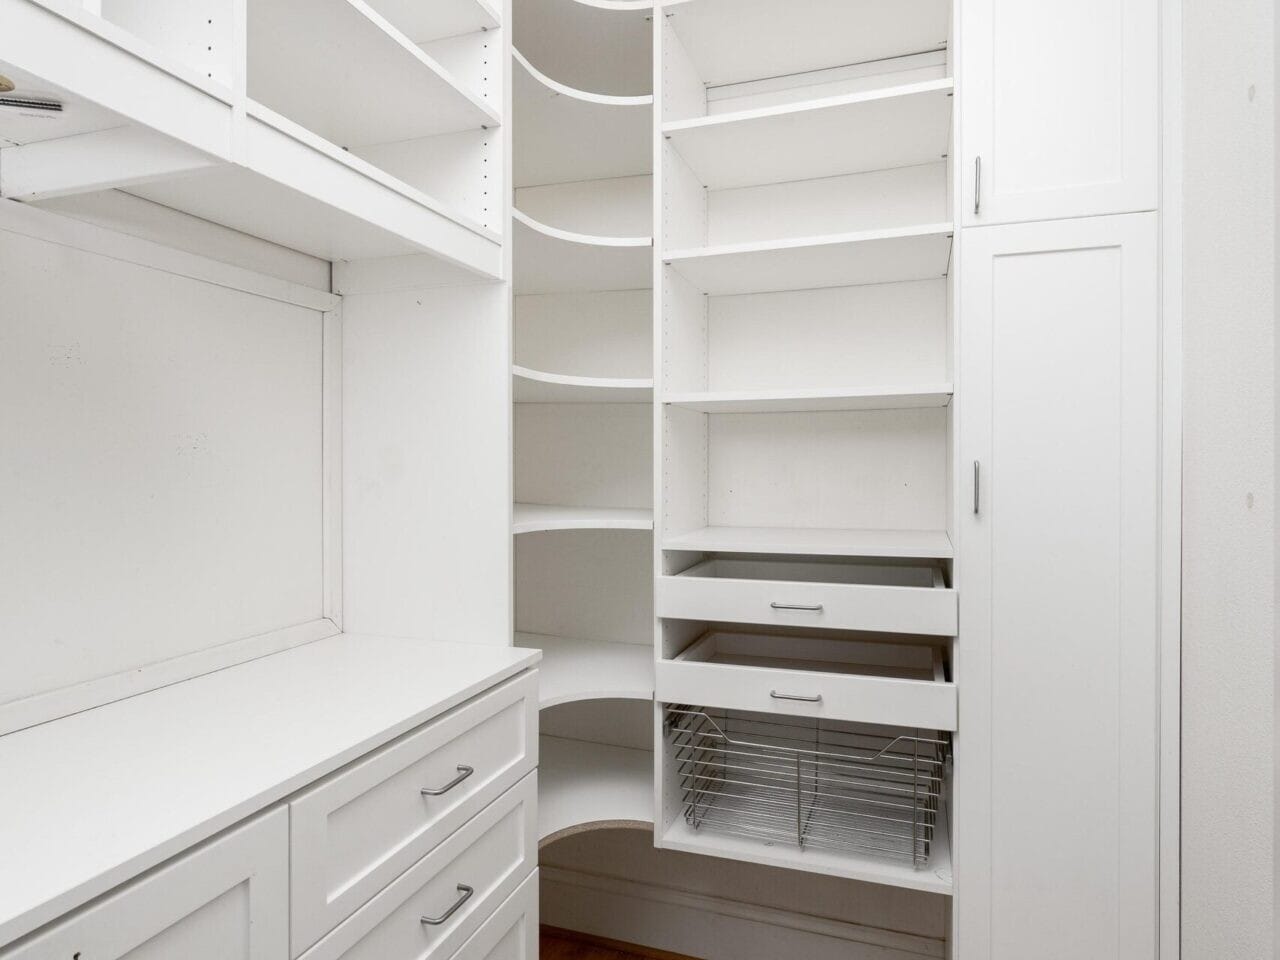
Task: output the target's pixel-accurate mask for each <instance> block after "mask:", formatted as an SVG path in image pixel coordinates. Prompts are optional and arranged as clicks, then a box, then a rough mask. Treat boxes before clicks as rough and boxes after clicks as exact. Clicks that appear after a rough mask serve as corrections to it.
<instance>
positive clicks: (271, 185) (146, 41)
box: [0, 0, 502, 280]
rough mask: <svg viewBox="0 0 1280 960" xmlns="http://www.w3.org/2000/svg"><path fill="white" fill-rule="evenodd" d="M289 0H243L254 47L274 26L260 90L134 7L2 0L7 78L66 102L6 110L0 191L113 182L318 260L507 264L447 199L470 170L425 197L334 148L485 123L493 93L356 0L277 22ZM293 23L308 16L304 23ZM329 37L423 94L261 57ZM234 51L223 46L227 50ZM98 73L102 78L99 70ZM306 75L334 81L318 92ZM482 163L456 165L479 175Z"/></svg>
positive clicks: (308, 54) (476, 268) (69, 191)
mask: <svg viewBox="0 0 1280 960" xmlns="http://www.w3.org/2000/svg"><path fill="white" fill-rule="evenodd" d="M291 2H292V0H263V2H262V3H256V4H251V5H250V6H251V8H252V9H253V10H254V11H255V12H254V17H253V19H254V24H251V25H250V31H249V32H250V37H249V41H248V42H249V48H250V51H252V50H253V49H254V48H255V44H259V45H261V43H262V40H263V37H264V36H266V37H270V38H271V42H272V43H273V44H275V43H277V42H280V43H279V49H278V50H277V49H275V48H273V52H276V53H278V54H279V57H278V59H273V58H271V57H265V58H262V60H264V61H268V62H266V63H265V64H264V63H262V62H260V63H258V64H257V66H256V67H255V66H254V65H253V64H250V68H249V71H248V74H249V90H250V91H251V92H253V93H257V92H264V93H265V95H266V96H267V97H269V98H270V101H271V102H270V103H266V102H260V101H259V100H257V99H253V98H252V97H251V96H246V95H243V94H237V93H235V92H233V89H232V87H231V85H230V81H229V77H228V79H227V81H226V82H225V83H223V82H221V77H222V76H223V72H224V71H222V70H218V71H215V70H214V69H212V68H210V69H209V70H207V71H206V73H207V76H202V75H200V74H199V73H197V72H196V71H197V69H199V67H196V68H195V69H193V66H192V60H191V58H192V57H193V56H194V54H193V52H192V51H193V50H199V52H201V53H202V52H203V48H200V47H199V45H198V44H195V43H193V42H192V38H191V37H189V36H186V35H177V36H174V37H170V36H169V35H168V34H164V33H163V31H160V30H158V29H157V28H156V26H155V25H154V24H151V23H149V22H144V21H139V22H138V23H136V24H135V23H128V24H125V25H122V24H120V23H116V22H113V21H112V20H109V19H105V18H103V17H99V16H96V15H94V14H91V13H88V12H86V11H85V10H84V9H83V8H82V7H81V6H79V5H75V4H71V3H69V2H61V0H48V2H45V3H40V4H36V3H30V2H22V3H17V2H13V3H11V4H9V5H8V6H7V7H6V14H7V15H9V16H10V17H11V19H9V20H7V21H6V23H7V24H8V26H9V27H10V28H11V29H9V28H7V29H6V31H5V36H4V37H3V38H0V70H3V71H4V72H5V73H6V75H13V76H16V77H17V78H19V81H20V82H21V83H22V84H23V86H22V87H21V88H19V90H17V91H16V92H17V93H19V94H23V95H26V94H30V95H32V96H35V97H37V98H39V99H43V100H46V101H52V102H55V103H57V104H58V105H60V107H61V110H60V111H57V112H55V118H54V119H52V120H50V119H48V118H47V117H46V118H45V119H43V120H42V122H41V123H40V124H39V125H38V126H33V125H32V124H31V123H30V121H23V119H22V117H21V116H20V115H19V116H16V117H15V116H12V115H9V114H6V115H5V116H4V117H0V138H3V142H4V144H6V145H5V146H3V147H2V148H0V149H2V150H3V158H2V159H3V163H2V164H0V166H3V168H4V170H5V173H4V174H3V175H2V177H0V193H3V195H4V196H5V197H8V198H12V199H18V200H24V201H28V202H39V201H41V200H44V199H51V198H58V197H68V196H74V195H76V194H89V193H94V192H98V191H103V190H110V189H119V190H122V191H125V192H129V193H132V194H134V195H136V196H139V197H142V198H144V199H147V200H151V201H153V202H156V203H160V204H162V205H165V206H168V207H171V208H173V209H175V210H178V211H180V212H183V213H189V214H192V215H194V216H197V217H200V218H201V219H205V220H208V221H210V222H212V223H216V224H220V225H222V226H226V227H230V228H232V229H235V230H238V231H241V232H243V233H247V234H250V235H252V236H255V237H260V238H263V239H266V240H270V241H273V242H275V243H279V244H282V245H284V246H288V247H291V248H293V249H297V250H300V251H302V252H304V253H309V254H312V255H313V256H317V257H322V258H324V259H329V260H334V261H349V260H366V259H379V258H384V257H395V256H406V255H415V254H416V255H426V256H427V257H429V258H431V259H434V260H437V261H438V262H439V263H440V264H441V265H442V267H443V268H444V269H445V271H446V272H445V273H444V274H442V276H448V275H449V274H448V272H447V271H449V270H453V271H454V274H453V276H454V277H455V280H467V279H474V278H475V277H476V276H479V277H481V278H487V279H497V278H498V277H499V276H501V273H502V256H501V247H500V243H499V241H500V237H499V235H498V233H497V232H496V231H494V230H492V229H490V228H489V227H488V226H486V225H485V224H484V223H483V217H482V216H480V213H481V210H480V208H479V207H477V208H476V211H475V212H476V214H477V215H476V216H471V215H470V214H469V213H468V212H466V211H464V210H463V209H462V208H460V207H458V206H456V205H455V204H454V203H453V202H451V201H453V200H455V199H456V197H457V195H460V194H462V193H466V192H468V191H469V190H470V187H468V188H467V189H466V190H463V189H459V190H456V191H455V190H453V189H451V188H450V186H449V185H448V184H445V183H443V182H442V179H443V175H441V177H437V178H435V182H434V183H433V184H432V185H433V186H440V187H441V189H440V190H439V191H438V193H439V195H440V196H441V197H443V199H437V198H436V197H435V196H433V193H432V192H427V191H425V190H423V189H419V188H417V187H414V186H410V185H409V184H407V183H405V182H404V181H402V180H400V179H398V178H397V177H395V176H392V175H391V174H389V173H387V172H385V171H384V170H382V169H380V168H379V167H377V166H376V165H375V164H373V163H371V162H369V161H367V160H363V159H361V158H360V157H359V156H357V155H355V154H352V153H348V152H347V151H345V150H343V149H341V147H342V146H346V145H347V142H348V141H347V139H346V138H347V137H352V138H354V140H353V141H351V142H360V141H364V142H369V143H374V142H378V141H386V140H392V139H395V138H397V137H401V136H404V135H409V136H427V135H429V134H441V133H443V132H444V131H446V130H447V131H459V130H463V129H469V128H471V127H472V126H473V125H474V127H475V129H476V130H479V127H480V125H481V124H489V125H491V126H492V125H496V124H498V123H500V122H501V117H500V114H499V112H498V109H497V108H496V107H494V106H491V105H489V104H487V103H486V102H485V101H483V100H480V99H478V98H476V97H475V96H474V95H472V94H471V93H469V92H467V91H465V90H464V89H462V87H461V85H460V84H457V83H455V82H453V81H452V79H451V77H450V73H449V71H447V70H445V69H444V68H443V67H440V66H439V65H438V64H437V63H436V62H435V61H434V60H432V58H430V57H429V56H427V55H426V54H425V53H424V52H423V51H422V50H421V49H420V48H418V47H417V46H416V45H415V44H413V43H412V42H410V41H409V40H407V39H406V38H405V37H404V35H403V34H401V33H400V32H399V31H397V30H396V29H395V28H394V27H391V26H390V25H389V24H388V23H387V22H386V21H385V20H383V19H382V17H381V16H380V15H378V14H377V13H376V12H374V11H373V10H372V9H371V8H369V7H368V6H367V5H365V4H364V3H363V2H361V0H326V2H324V3H322V4H321V5H320V6H319V7H316V8H313V7H312V6H311V5H310V4H308V5H307V10H306V13H307V15H306V16H305V17H300V18H298V19H297V20H296V22H295V21H294V20H293V19H288V20H287V29H286V22H285V21H278V20H275V19H273V18H274V17H279V16H281V15H282V12H283V14H286V15H287V13H288V11H289V10H290V9H292V8H291V7H290V3H291ZM468 3H474V0H468ZM113 9H114V8H113ZM121 9H124V10H129V9H132V8H128V7H124V8H121ZM457 9H461V7H459V8H457ZM480 19H489V18H488V17H487V16H482V17H481V18H480ZM299 24H305V25H307V26H309V27H311V28H312V30H313V31H314V32H313V33H310V34H307V33H299V31H298V25H299ZM211 29H212V28H211ZM152 33H155V34H156V37H154V38H152V37H150V34H152ZM255 33H256V35H257V39H256V40H255V39H254V34H255ZM280 33H283V34H284V35H285V36H283V37H281V36H277V34H280ZM326 36H327V37H328V40H327V41H326V40H325V37H326ZM218 39H219V40H221V39H222V37H221V35H220V34H219V35H218ZM212 40H213V37H212V36H211V37H210V41H211V42H210V44H209V45H208V46H209V48H210V49H211V50H212V49H213V43H212ZM164 41H167V42H170V43H172V48H170V47H169V46H165V45H163V42H164ZM303 41H306V42H303ZM325 42H331V43H334V44H353V45H355V46H354V47H353V48H351V50H350V53H351V56H352V58H353V59H350V60H349V61H345V62H350V63H353V64H355V63H358V64H359V65H360V66H361V67H365V66H368V67H372V68H373V69H374V70H387V71H393V72H395V76H394V78H392V77H391V76H390V74H388V75H387V76H382V75H379V77H378V78H375V79H376V82H378V83H381V82H384V81H386V82H390V80H391V79H395V81H396V82H397V84H398V86H397V89H398V90H400V91H401V95H400V98H401V99H403V100H405V101H406V103H407V104H414V103H417V104H420V105H422V108H423V109H422V110H421V111H418V112H416V113H415V112H414V111H413V110H405V109H403V108H402V107H401V106H397V105H396V104H395V103H394V102H393V101H388V100H387V99H385V98H379V97H370V96H369V94H368V91H369V89H370V87H369V86H367V85H364V86H362V85H359V84H355V85H351V86H350V87H348V86H344V85H342V84H337V85H334V84H333V83H332V76H331V75H327V76H326V82H324V83H320V84H318V85H308V84H306V83H305V82H303V79H302V78H303V77H304V76H305V75H304V74H295V73H292V72H290V71H284V73H283V75H281V74H277V73H275V72H273V71H276V70H278V69H279V68H280V66H281V65H282V64H284V63H285V62H286V61H289V59H290V56H289V54H290V51H294V52H296V53H297V57H296V59H298V60H299V67H300V69H301V67H302V66H303V65H305V64H304V63H303V62H304V61H305V62H306V63H309V64H311V66H308V67H307V69H311V70H314V69H315V67H314V64H315V63H319V62H320V61H319V59H318V58H315V56H314V54H315V46H314V44H316V43H320V44H321V45H323V44H324V43H325ZM220 49H221V48H220ZM248 56H249V59H251V60H252V59H253V57H252V53H251V52H250V54H249V55H248ZM355 57H358V58H359V59H358V60H356V59H354V58H355ZM236 59H237V57H236V55H235V53H234V51H223V54H222V60H225V61H226V62H227V63H234V62H236ZM220 62H221V61H220ZM201 65H203V64H201ZM228 70H229V68H228ZM104 76H110V77H112V78H113V83H111V84H103V83H102V82H101V78H102V77H104ZM317 79H318V78H317ZM318 89H325V90H328V91H329V95H327V96H325V97H323V98H322V97H319V96H317V93H316V91H317V90H318ZM143 91H145V92H143ZM371 104H372V106H371ZM450 104H452V106H450ZM237 108H239V109H237ZM415 116H416V117H417V118H418V120H417V121H415V120H414V119H413V118H414V117H415ZM419 121H420V122H419ZM451 135H452V134H451ZM466 135H467V136H470V133H467V134H466ZM365 138H368V139H367V140H366V139H365ZM431 139H440V138H439V137H432V138H431ZM233 144H236V148H235V149H234V150H233ZM481 162H482V161H481V160H480V159H477V160H476V164H475V166H474V168H471V169H469V172H468V176H472V175H473V176H474V178H475V180H476V182H477V183H478V182H479V181H480V180H481V178H482V177H483V176H484V173H483V172H482V171H481V170H480V164H481ZM430 179H431V178H428V180H430ZM495 222H496V221H495Z"/></svg>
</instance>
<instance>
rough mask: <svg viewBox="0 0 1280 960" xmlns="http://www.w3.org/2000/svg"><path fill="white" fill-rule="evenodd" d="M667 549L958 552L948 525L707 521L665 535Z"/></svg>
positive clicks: (901, 554)
mask: <svg viewBox="0 0 1280 960" xmlns="http://www.w3.org/2000/svg"><path fill="white" fill-rule="evenodd" d="M662 549H664V550H689V551H696V552H700V553H763V554H769V553H776V554H787V555H790V556H811V557H891V558H900V559H930V560H949V559H950V558H951V557H953V556H954V555H955V551H954V549H953V547H952V545H951V538H950V537H949V536H947V533H946V531H944V530H854V529H828V528H794V527H703V528H701V529H700V530H691V531H689V532H687V533H678V534H672V535H670V536H667V537H665V538H663V541H662Z"/></svg>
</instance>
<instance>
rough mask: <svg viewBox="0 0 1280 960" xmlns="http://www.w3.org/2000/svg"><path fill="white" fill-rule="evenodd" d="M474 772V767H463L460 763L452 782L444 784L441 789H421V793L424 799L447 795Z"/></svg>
mask: <svg viewBox="0 0 1280 960" xmlns="http://www.w3.org/2000/svg"><path fill="white" fill-rule="evenodd" d="M475 772H476V770H475V767H468V766H464V765H463V764H461V763H460V764H458V775H457V776H456V777H454V778H453V779H452V780H450V781H449V782H448V783H446V784H445V785H444V786H443V787H434V788H433V787H423V788H422V791H421V793H422V795H423V796H424V797H441V796H444V795H445V794H446V793H448V792H449V791H450V790H452V789H453V788H454V787H456V786H457V785H458V784H460V783H461V782H462V781H463V780H465V779H467V777H469V776H471V775H472V774H473V773H475Z"/></svg>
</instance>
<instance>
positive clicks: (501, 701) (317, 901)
mask: <svg viewBox="0 0 1280 960" xmlns="http://www.w3.org/2000/svg"><path fill="white" fill-rule="evenodd" d="M536 684H537V680H536V674H533V673H529V674H525V675H523V676H520V677H516V678H515V679H513V680H510V681H508V682H507V683H505V684H503V685H501V686H499V687H497V688H495V689H493V690H491V691H489V692H487V693H485V694H482V695H481V696H479V697H476V698H475V699H474V700H471V701H469V702H468V703H466V704H463V705H462V706H461V707H458V708H457V709H456V710H454V711H452V712H451V713H448V714H446V715H444V716H443V717H441V718H439V719H437V720H433V721H432V722H430V723H428V724H426V725H425V726H423V727H421V728H420V729H418V730H417V731H414V732H412V733H409V734H407V735H406V736H404V737H402V738H401V739H399V740H397V741H395V742H394V743H391V744H388V745H387V746H386V747H383V748H382V749H380V750H377V751H375V752H374V753H372V754H370V755H369V756H367V757H365V758H364V759H362V760H359V761H357V762H356V763H355V764H354V765H352V766H350V767H348V768H346V769H344V770H342V771H340V772H338V773H336V774H334V775H333V776H331V777H329V778H328V779H326V780H324V781H321V782H320V783H319V784H317V785H316V786H315V787H313V788H312V789H310V790H308V791H307V792H305V793H303V794H301V795H300V796H299V797H298V798H297V799H295V800H294V801H293V802H292V803H291V804H290V835H291V844H292V859H291V863H290V876H291V880H292V895H291V896H292V904H293V909H292V916H291V930H292V946H293V951H292V954H293V956H297V955H298V954H300V953H301V952H302V951H303V950H305V949H306V948H307V947H309V946H310V945H311V944H313V943H315V942H316V941H317V940H319V939H320V937H322V936H323V935H324V934H325V933H327V932H328V931H329V930H332V929H333V928H334V927H335V926H337V924H338V923H340V922H341V921H342V920H344V919H346V918H347V917H349V916H350V915H351V914H352V913H353V912H354V911H355V910H356V908H357V907H359V906H360V905H361V904H362V903H365V902H366V901H368V900H369V898H370V897H372V896H373V895H374V894H376V893H377V892H378V891H379V890H381V889H382V888H383V887H385V886H386V885H387V884H388V883H390V882H391V881H392V880H394V879H395V878H396V877H397V876H399V875H400V874H401V873H403V872H404V871H405V870H406V869H407V868H409V867H410V866H411V865H412V864H414V863H415V862H416V861H417V860H419V859H420V858H421V857H422V856H423V855H424V854H426V853H427V852H429V851H430V850H431V849H432V848H433V847H435V846H436V845H437V844H439V843H440V842H441V841H442V840H444V839H445V838H446V837H447V836H449V834H451V833H452V832H453V831H455V830H457V829H458V828H459V827H460V826H461V825H462V824H463V823H465V822H466V821H467V820H468V819H470V818H471V817H472V816H474V815H475V814H476V813H477V812H478V811H479V810H480V809H481V808H483V807H484V806H485V805H486V804H488V803H490V802H492V801H493V800H494V799H496V798H497V797H498V796H499V795H500V794H501V793H502V792H503V791H504V790H506V789H507V788H509V787H510V786H511V785H512V784H514V783H515V782H516V781H518V780H519V779H520V778H521V777H523V776H524V775H525V774H527V773H529V771H531V770H533V769H534V767H535V766H536V765H537V762H538V757H537V746H538V699H537V692H536Z"/></svg>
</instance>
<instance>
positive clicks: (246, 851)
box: [0, 808, 289, 960]
mask: <svg viewBox="0 0 1280 960" xmlns="http://www.w3.org/2000/svg"><path fill="white" fill-rule="evenodd" d="M288 820H289V817H288V814H287V813H286V812H285V810H284V809H283V808H278V809H276V810H273V811H271V812H270V813H266V814H263V815H262V816H260V817H258V818H256V819H254V820H251V821H249V822H248V823H246V824H243V825H242V826H239V827H236V828H234V829H232V830H230V831H228V832H227V833H225V834H223V835H222V836H220V837H218V838H217V839H215V840H211V841H209V842H208V843H207V844H205V845H203V846H201V847H198V848H197V849H195V850H193V851H191V852H190V853H185V854H182V855H181V856H179V857H177V858H175V859H174V860H171V861H170V862H169V863H167V864H165V865H164V866H161V867H159V868H157V869H156V870H155V871H154V872H152V873H150V874H147V875H145V876H144V877H142V878H141V879H139V880H135V881H133V882H132V883H128V884H125V885H124V886H122V887H120V888H119V889H118V890H115V891H113V892H111V893H109V894H107V895H106V896H105V897H104V898H102V899H101V900H99V901H98V902H96V903H94V904H93V905H92V906H89V907H85V908H84V909H82V910H80V911H78V912H76V913H72V914H70V915H69V916H68V917H66V918H65V919H63V920H59V921H57V922H56V923H54V924H53V925H51V926H50V927H48V928H46V929H45V930H44V931H43V932H41V933H38V934H35V935H34V936H32V937H31V938H30V939H28V940H25V941H22V943H21V945H19V946H17V947H14V948H12V949H11V950H10V951H5V950H0V958H3V960H54V958H67V960H71V958H74V957H80V958H82V960H175V958H181V960H288V956H289V924H288V919H287V918H288V912H289V877H288V865H289V832H288Z"/></svg>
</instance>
